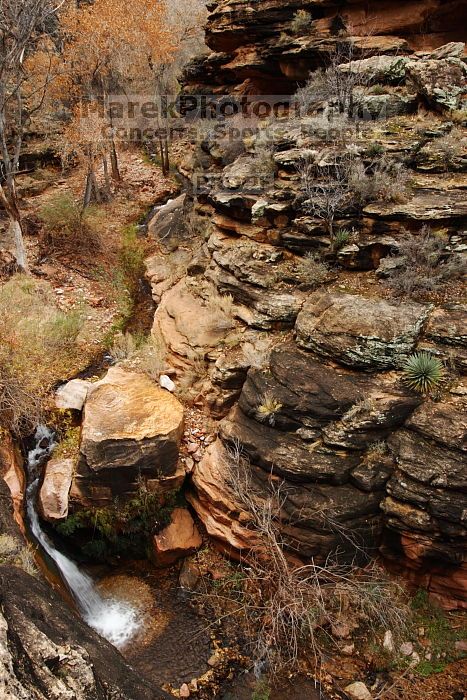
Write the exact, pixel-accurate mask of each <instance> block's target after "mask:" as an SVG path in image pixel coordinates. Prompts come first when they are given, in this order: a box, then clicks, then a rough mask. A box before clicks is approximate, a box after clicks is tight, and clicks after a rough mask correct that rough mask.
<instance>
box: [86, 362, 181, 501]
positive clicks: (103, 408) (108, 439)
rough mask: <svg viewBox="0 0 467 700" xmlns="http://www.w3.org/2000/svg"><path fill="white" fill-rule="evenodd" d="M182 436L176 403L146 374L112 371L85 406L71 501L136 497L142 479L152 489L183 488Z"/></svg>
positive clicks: (179, 406) (175, 400)
mask: <svg viewBox="0 0 467 700" xmlns="http://www.w3.org/2000/svg"><path fill="white" fill-rule="evenodd" d="M182 433H183V406H182V405H181V403H180V402H179V401H178V399H176V398H175V397H174V396H173V395H172V394H171V393H170V392H168V391H165V390H164V389H162V388H161V387H160V386H158V385H156V384H155V383H154V382H153V381H152V380H151V379H150V378H149V377H147V376H146V375H144V374H139V373H137V372H131V371H128V370H126V369H123V368H121V367H113V368H111V369H110V370H109V371H108V373H107V375H106V377H105V378H104V379H103V380H102V381H100V382H98V383H97V384H96V385H94V388H93V390H92V391H91V392H90V394H89V395H88V398H87V401H86V404H85V407H84V414H83V424H82V432H81V445H80V458H79V461H78V468H77V475H76V478H75V480H74V484H73V498H74V499H76V500H78V501H80V502H81V503H85V502H90V503H91V504H97V503H99V504H104V503H106V502H109V501H112V500H113V499H114V498H115V497H121V496H125V495H126V494H128V493H131V492H134V491H135V490H136V487H137V483H138V480H139V479H140V478H144V480H145V481H146V484H147V485H148V486H149V487H150V488H152V487H154V488H157V487H159V486H163V487H164V489H165V490H171V489H175V488H177V487H179V486H180V485H181V481H183V476H182V474H181V471H180V469H179V468H178V466H179V465H178V452H179V445H180V441H181V437H182Z"/></svg>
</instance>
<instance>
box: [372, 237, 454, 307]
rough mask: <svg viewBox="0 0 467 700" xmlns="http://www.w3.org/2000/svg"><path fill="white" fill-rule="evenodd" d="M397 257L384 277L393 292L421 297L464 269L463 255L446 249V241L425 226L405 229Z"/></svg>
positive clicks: (439, 287) (435, 290)
mask: <svg viewBox="0 0 467 700" xmlns="http://www.w3.org/2000/svg"><path fill="white" fill-rule="evenodd" d="M396 259H398V263H399V264H397V265H396V266H395V267H394V268H393V269H392V270H389V271H388V278H387V280H386V284H387V286H388V287H390V289H391V290H392V291H393V292H394V294H395V295H396V296H409V297H414V298H417V297H423V296H425V295H426V294H429V293H431V292H437V291H440V290H442V289H443V287H445V285H446V284H447V283H448V282H450V281H453V280H457V279H461V278H462V277H463V276H464V275H465V272H466V265H465V262H464V261H463V260H462V258H461V257H460V256H457V255H452V254H449V253H447V252H446V244H445V241H444V240H443V239H442V238H440V237H438V236H436V235H435V234H434V233H433V232H432V231H431V229H430V228H429V227H428V226H424V227H423V228H422V229H421V231H420V233H418V234H412V233H409V232H406V233H405V234H404V235H403V236H402V237H401V239H400V241H399V243H398V252H397V254H396Z"/></svg>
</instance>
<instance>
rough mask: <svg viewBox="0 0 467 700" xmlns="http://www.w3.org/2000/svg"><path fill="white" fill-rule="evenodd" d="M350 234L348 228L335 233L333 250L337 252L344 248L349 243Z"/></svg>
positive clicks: (351, 232)
mask: <svg viewBox="0 0 467 700" xmlns="http://www.w3.org/2000/svg"><path fill="white" fill-rule="evenodd" d="M352 234H353V231H351V230H350V229H348V228H341V229H340V230H339V231H336V234H335V236H334V241H333V248H334V250H335V251H338V250H340V249H341V248H343V247H344V246H346V245H347V243H348V242H349V241H350V239H351V237H352Z"/></svg>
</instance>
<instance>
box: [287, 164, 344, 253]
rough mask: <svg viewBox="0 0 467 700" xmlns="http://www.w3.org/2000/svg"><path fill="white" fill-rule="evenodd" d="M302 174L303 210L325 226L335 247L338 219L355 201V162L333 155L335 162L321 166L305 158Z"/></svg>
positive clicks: (301, 169)
mask: <svg viewBox="0 0 467 700" xmlns="http://www.w3.org/2000/svg"><path fill="white" fill-rule="evenodd" d="M298 172H299V175H300V179H301V185H302V189H303V192H304V195H305V201H304V203H303V207H304V209H305V210H306V211H307V212H308V213H310V214H311V215H312V216H315V217H316V218H317V219H321V221H323V222H324V225H325V227H326V231H327V233H328V235H329V238H330V241H331V247H332V246H333V244H334V221H335V218H336V216H337V214H338V213H339V212H341V211H342V210H343V209H344V208H345V206H346V205H347V204H348V203H349V202H350V200H351V195H352V187H351V183H350V174H351V160H350V158H349V157H345V156H337V155H336V154H333V156H332V158H331V161H329V162H327V163H326V164H325V165H321V166H318V165H317V164H316V162H315V161H314V159H312V158H305V159H303V160H302V161H301V163H299V165H298Z"/></svg>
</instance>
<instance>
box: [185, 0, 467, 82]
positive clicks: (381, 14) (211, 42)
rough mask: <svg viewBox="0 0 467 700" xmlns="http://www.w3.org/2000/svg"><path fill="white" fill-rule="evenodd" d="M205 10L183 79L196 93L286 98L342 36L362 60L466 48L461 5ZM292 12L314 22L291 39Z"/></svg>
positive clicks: (263, 1) (253, 5) (327, 0)
mask: <svg viewBox="0 0 467 700" xmlns="http://www.w3.org/2000/svg"><path fill="white" fill-rule="evenodd" d="M208 9H209V10H210V15H209V20H208V26H207V31H206V43H207V45H208V46H209V48H210V49H211V50H212V53H211V54H209V55H208V56H206V57H203V58H202V59H199V60H194V61H193V62H192V63H191V64H190V65H189V66H188V67H187V69H186V75H185V79H186V81H187V83H188V84H189V85H190V89H191V90H193V91H194V92H197V91H199V90H201V92H205V91H206V89H207V90H208V91H213V92H232V91H234V92H237V91H239V92H247V93H248V92H249V93H252V94H258V95H261V94H282V93H284V94H289V93H291V92H294V91H295V89H296V85H297V82H301V81H303V80H305V79H306V78H307V76H308V73H309V71H310V70H312V69H315V68H317V67H320V66H322V65H324V64H325V63H326V61H327V59H328V58H329V55H330V54H331V52H332V51H333V49H334V48H335V46H336V42H337V41H339V38H340V36H342V33H343V32H344V31H345V29H346V28H347V29H348V30H349V32H350V34H352V35H354V36H356V37H358V40H357V42H356V51H357V53H358V54H360V55H361V57H365V56H372V55H375V54H378V53H385V54H399V53H404V54H408V53H412V52H414V51H430V50H433V49H435V48H437V47H439V46H441V45H443V44H446V43H447V42H451V41H463V40H465V29H464V27H465V24H466V22H467V8H466V7H465V3H464V2H462V0H410V1H409V2H399V1H397V0H370V1H367V0H365V1H363V0H361V1H360V0H350V1H344V2H341V1H338V0H308V1H305V2H298V0H288V1H286V2H284V1H283V0H254V2H253V1H249V2H245V1H244V0H222V1H221V2H212V3H210V4H209V5H208ZM297 10H302V11H303V10H305V11H307V12H309V13H310V15H311V18H310V19H311V23H310V26H309V27H308V28H306V31H305V32H298V35H297V32H296V31H295V28H294V24H293V19H294V16H295V14H296V12H297Z"/></svg>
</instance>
